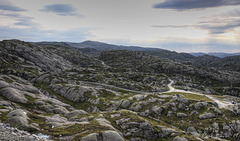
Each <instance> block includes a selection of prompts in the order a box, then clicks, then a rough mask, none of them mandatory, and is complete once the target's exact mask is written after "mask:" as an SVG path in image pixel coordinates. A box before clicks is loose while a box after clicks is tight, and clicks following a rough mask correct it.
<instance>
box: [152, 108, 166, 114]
mask: <svg viewBox="0 0 240 141" xmlns="http://www.w3.org/2000/svg"><path fill="white" fill-rule="evenodd" d="M163 110H164V109H163V108H162V107H159V106H153V107H152V111H153V112H154V113H155V114H157V115H161V113H162V111H163Z"/></svg>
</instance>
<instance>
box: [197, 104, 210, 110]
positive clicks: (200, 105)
mask: <svg viewBox="0 0 240 141" xmlns="http://www.w3.org/2000/svg"><path fill="white" fill-rule="evenodd" d="M206 106H208V103H207V102H197V103H196V104H195V105H194V108H195V109H196V110H199V109H202V108H203V107H206Z"/></svg>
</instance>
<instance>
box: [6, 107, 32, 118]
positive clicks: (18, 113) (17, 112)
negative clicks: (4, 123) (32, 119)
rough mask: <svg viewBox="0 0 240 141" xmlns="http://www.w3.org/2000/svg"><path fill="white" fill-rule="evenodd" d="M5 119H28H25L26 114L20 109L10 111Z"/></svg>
mask: <svg viewBox="0 0 240 141" xmlns="http://www.w3.org/2000/svg"><path fill="white" fill-rule="evenodd" d="M7 117H23V118H26V119H27V118H28V117H27V112H25V111H24V110H22V109H16V110H13V111H11V112H10V113H8V114H7Z"/></svg>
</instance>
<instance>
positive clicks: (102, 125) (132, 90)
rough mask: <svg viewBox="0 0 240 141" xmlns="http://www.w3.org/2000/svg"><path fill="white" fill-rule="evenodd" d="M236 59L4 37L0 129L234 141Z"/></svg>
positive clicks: (159, 140)
mask: <svg viewBox="0 0 240 141" xmlns="http://www.w3.org/2000/svg"><path fill="white" fill-rule="evenodd" d="M156 50H157V51H156ZM153 53H154V54H153ZM238 59H239V56H232V57H226V58H218V57H213V56H201V57H195V56H192V55H190V54H187V53H177V52H171V51H167V50H161V49H153V48H149V49H148V48H141V47H126V46H116V45H110V44H105V43H100V42H92V41H86V42H83V43H64V42H37V43H34V42H24V41H20V40H4V41H1V42H0V121H1V125H2V127H4V128H0V131H1V132H2V133H7V134H9V136H11V134H13V135H16V134H17V136H18V137H16V139H17V138H19V140H65V141H68V140H80V141H110V140H111V141H112V140H114V141H124V140H126V141H150V140H153V141H164V140H165V141H188V140H189V141H192V140H199V141H202V140H204V141H205V140H206V141H215V140H216V141H217V140H219V141H221V140H231V141H232V140H236V141H237V140H239V139H240V136H239V132H240V121H239V118H240V106H239V102H240V98H239V96H240V93H239V92H240V89H239V87H240V72H239V69H238V68H239V63H238ZM206 62H208V63H206ZM234 62H235V63H234ZM206 64H207V65H206ZM23 130H24V131H23ZM14 132H15V133H14ZM1 137H2V138H1ZM1 137H0V140H7V139H8V138H10V137H8V135H6V136H1Z"/></svg>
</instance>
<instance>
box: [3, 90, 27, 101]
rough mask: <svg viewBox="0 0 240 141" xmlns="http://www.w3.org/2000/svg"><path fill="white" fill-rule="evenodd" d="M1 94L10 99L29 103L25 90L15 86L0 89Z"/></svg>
mask: <svg viewBox="0 0 240 141" xmlns="http://www.w3.org/2000/svg"><path fill="white" fill-rule="evenodd" d="M0 94H2V95H3V96H4V97H6V98H7V99H8V100H10V101H13V102H19V103H27V101H28V100H27V99H26V97H25V96H24V94H23V92H22V91H20V90H17V89H15V88H10V87H7V88H3V89H1V90H0Z"/></svg>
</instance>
